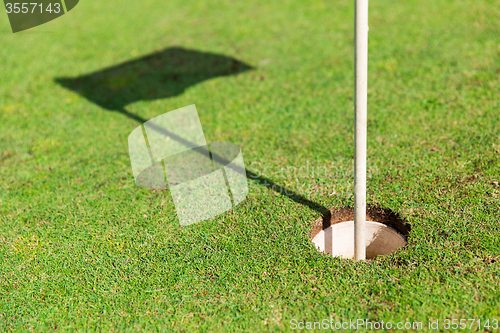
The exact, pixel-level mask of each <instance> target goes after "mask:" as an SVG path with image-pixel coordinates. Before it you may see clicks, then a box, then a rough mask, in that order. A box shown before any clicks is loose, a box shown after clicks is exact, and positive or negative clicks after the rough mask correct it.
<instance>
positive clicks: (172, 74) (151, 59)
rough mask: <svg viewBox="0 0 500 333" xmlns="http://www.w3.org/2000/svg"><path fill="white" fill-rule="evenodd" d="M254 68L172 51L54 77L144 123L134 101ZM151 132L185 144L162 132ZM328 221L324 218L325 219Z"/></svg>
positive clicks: (228, 59) (301, 199) (220, 58)
mask: <svg viewBox="0 0 500 333" xmlns="http://www.w3.org/2000/svg"><path fill="white" fill-rule="evenodd" d="M252 69H254V68H253V67H252V66H250V65H248V64H245V63H244V62H241V61H238V60H236V59H234V58H231V57H227V56H224V55H219V54H214V53H208V52H200V51H196V50H188V49H184V48H180V47H171V48H167V49H165V50H162V51H158V52H154V53H152V54H150V55H146V56H144V57H141V58H138V59H134V60H131V61H127V62H124V63H122V64H119V65H116V66H112V67H109V68H105V69H102V70H99V71H96V72H93V73H90V74H85V75H82V76H78V77H62V78H55V81H56V82H57V83H58V84H60V85H61V86H63V87H65V88H66V89H69V90H71V91H73V92H76V93H77V94H79V95H81V96H82V97H85V98H86V99H88V100H89V101H91V102H93V103H95V104H97V105H99V106H100V107H102V108H104V109H106V110H109V111H114V112H119V113H121V114H123V115H125V116H127V117H128V118H130V119H133V120H135V121H137V122H138V123H140V124H144V123H145V122H146V121H148V119H144V118H142V117H140V116H138V115H136V114H134V113H131V112H129V111H128V110H127V109H126V106H127V105H129V104H132V103H135V102H137V101H146V100H156V99H162V98H169V97H173V96H177V95H180V94H182V93H183V92H184V91H185V90H186V89H187V88H189V87H190V86H193V85H196V84H198V83H201V82H203V81H205V80H208V79H211V78H215V77H220V76H229V75H235V74H239V73H242V72H245V71H248V70H252ZM154 130H155V131H158V132H160V133H161V134H163V135H165V136H168V137H170V138H172V139H174V140H176V141H179V142H181V143H185V144H188V145H189V142H184V141H185V140H184V139H182V138H179V137H177V136H176V135H174V134H173V133H171V132H169V131H167V130H166V129H163V128H160V127H157V128H154ZM212 157H213V159H214V160H218V162H220V163H225V162H227V163H225V164H228V163H229V162H230V161H224V159H223V158H222V157H220V156H217V155H215V156H212ZM244 172H245V173H246V176H247V178H250V179H251V180H253V181H255V182H257V183H258V184H260V185H262V186H265V187H266V188H268V189H271V190H272V191H274V192H276V193H279V194H281V195H283V196H286V197H288V198H290V199H291V200H293V201H295V202H296V203H299V204H301V205H305V206H307V207H309V208H310V209H313V210H315V211H317V212H319V213H321V215H322V216H327V215H328V214H329V210H328V209H327V208H326V207H324V206H322V205H320V204H318V203H315V202H312V201H310V200H309V199H307V198H305V197H304V196H302V195H300V194H298V193H295V192H293V191H290V190H289V189H287V188H285V187H283V186H281V185H278V184H276V183H275V182H273V181H272V180H270V179H268V178H265V177H262V176H260V175H257V174H256V173H254V172H252V171H250V170H248V169H245V170H244ZM325 218H327V217H325Z"/></svg>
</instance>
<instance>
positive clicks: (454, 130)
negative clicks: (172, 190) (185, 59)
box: [0, 0, 500, 332]
mask: <svg viewBox="0 0 500 333" xmlns="http://www.w3.org/2000/svg"><path fill="white" fill-rule="evenodd" d="M353 13H354V1H347V0H345V1H336V2H328V1H317V0H314V1H312V0H304V1H278V2H275V1H263V0H255V1H245V2H234V1H229V0H223V1H180V0H173V1H160V0H145V1H117V0H112V1H81V2H80V4H79V5H78V6H77V7H75V8H74V9H73V10H72V11H71V12H70V13H68V14H67V15H64V16H63V17H61V18H59V19H57V20H54V21H52V22H50V23H47V24H45V25H42V26H39V27H37V28H34V29H31V30H27V31H25V32H21V33H17V34H12V33H11V31H10V27H9V25H8V20H7V16H6V15H5V14H2V15H0V43H1V47H0V60H1V61H0V182H1V183H0V184H1V191H0V209H1V210H0V219H1V224H0V257H1V258H2V260H1V261H0V331H16V332H18V331H28V330H35V331H44V332H47V331H51V330H56V331H74V330H81V331H83V330H89V331H94V330H96V331H98V330H101V331H112V330H114V331H141V330H142V331H155V330H157V331H179V332H194V331H205V332H224V331H227V332H229V331H249V332H259V331H269V332H270V331H273V332H275V331H288V330H290V327H291V324H290V321H291V320H293V319H296V320H297V321H304V322H305V321H309V322H312V321H320V320H322V319H330V318H332V319H333V320H334V322H335V321H340V320H343V321H349V319H351V320H356V319H370V320H372V321H381V320H384V322H387V321H391V322H392V323H394V324H395V323H397V322H405V321H410V322H413V321H416V322H422V323H423V327H424V328H426V327H427V325H428V320H433V321H435V320H439V323H440V328H441V329H442V328H443V326H442V325H443V321H444V319H446V318H450V319H451V318H456V319H480V320H481V325H483V324H484V323H485V321H486V320H489V325H490V328H489V330H490V331H495V329H494V324H493V319H497V320H500V282H499V276H500V222H499V221H500V186H499V185H498V182H499V181H500V127H499V120H500V103H499V101H500V61H499V59H500V21H499V19H498V18H499V17H500V2H499V1H496V0H495V1H493V0H490V1H488V0H455V1H451V0H450V1H433V0H420V1H415V0H411V1H403V2H402V1H399V2H398V1H389V0H379V1H371V3H370V36H369V41H370V47H369V50H370V55H369V93H368V98H369V103H368V110H369V111H368V112H369V116H368V118H369V124H368V139H369V142H368V163H369V165H368V169H369V177H368V202H369V203H370V204H372V205H375V206H380V207H383V208H387V209H392V210H393V211H395V212H397V213H399V214H400V215H401V216H402V217H404V218H405V219H406V220H407V221H408V222H409V223H410V224H411V227H412V231H411V234H410V237H409V244H408V246H407V247H405V248H403V249H401V250H400V251H398V252H397V253H394V254H392V255H390V256H387V257H383V258H378V259H377V260H374V261H369V262H354V261H352V260H341V259H338V258H335V259H334V258H331V257H327V256H326V255H323V254H321V253H319V252H318V251H316V250H315V248H314V247H313V245H312V244H311V243H310V242H309V239H308V232H309V230H310V227H311V224H312V222H313V221H314V220H315V219H317V218H319V217H320V216H321V214H322V212H324V211H325V208H332V207H338V208H340V207H346V206H352V203H353V195H352V192H353V174H352V166H353V118H354V116H353V86H354V79H353V66H354V61H353V52H354V50H353V38H354V30H353V24H354V22H353V15H354V14H353ZM172 47H182V48H184V49H188V50H193V51H197V52H210V53H213V54H216V55H220V56H224V57H231V58H234V59H236V60H237V61H239V62H241V63H244V64H246V65H248V66H251V67H253V69H251V70H247V71H243V72H241V73H237V74H234V75H223V76H213V77H212V76H210V77H209V78H206V76H205V74H206V73H203V71H207V70H209V69H210V68H207V67H208V66H203V65H204V64H203V63H202V64H198V65H200V68H201V69H200V73H199V76H197V75H198V74H197V73H194V74H193V73H191V74H192V75H194V76H193V77H191V76H190V78H191V79H193V81H189V82H191V83H190V84H188V85H186V86H185V87H183V89H181V91H178V92H177V93H175V94H171V95H170V96H169V97H165V98H159V99H149V100H148V99H143V100H136V101H133V102H132V103H129V104H128V105H126V106H125V111H126V112H128V114H126V113H125V112H119V111H118V110H113V109H112V108H111V109H107V108H106V107H105V106H103V105H99V104H98V103H94V102H92V101H91V99H89V98H86V97H83V96H82V95H81V94H78V93H76V92H75V91H73V90H71V89H67V88H65V87H64V86H63V85H61V84H59V83H58V81H57V79H58V78H64V77H66V78H78V77H80V76H83V75H87V74H91V73H94V72H96V71H99V70H103V69H106V68H110V67H113V66H116V65H119V64H121V63H124V62H129V61H133V60H135V59H139V58H141V57H143V56H147V55H150V54H152V53H154V52H156V51H161V50H165V49H168V48H172ZM132 77H133V76H132ZM164 79H165V86H166V87H167V86H168V87H170V88H172V87H174V88H175V87H176V84H177V83H176V80H177V79H178V78H177V77H170V78H169V77H165V78H164ZM183 79H185V77H184V78H183V77H181V80H183ZM129 81H130V80H129ZM129 81H127V77H126V76H125V77H124V78H123V80H121V81H120V80H119V81H118V82H114V81H113V82H107V83H106V82H104V83H102V84H104V85H106V84H107V85H109V86H108V87H106V88H107V89H108V88H109V89H114V88H115V87H116V89H121V88H123V87H124V86H125V87H126V86H127V85H133V82H129ZM146 81H147V80H146ZM189 82H188V83H189ZM141 84H147V83H144V82H142V83H141ZM158 84H160V83H158V82H156V83H155V86H154V87H153V86H152V87H151V89H161V84H160V86H158ZM141 88H142V89H144V90H145V91H146V92H147V91H148V89H147V87H144V86H141ZM153 95H154V94H153ZM123 97H124V98H125V97H126V96H123ZM190 104H196V106H197V108H198V113H199V115H200V119H201V123H202V125H203V128H204V131H205V135H206V138H207V141H209V142H210V141H229V142H233V143H235V144H238V145H240V147H241V148H242V151H243V156H244V159H245V162H246V165H247V169H248V170H249V171H251V172H253V173H254V175H260V174H262V177H260V178H258V179H257V180H251V179H249V186H250V193H249V196H248V198H247V199H246V200H245V201H244V202H243V203H241V204H240V205H239V206H238V207H237V208H236V209H234V210H232V211H230V212H228V213H226V214H223V215H221V216H218V217H217V218H214V219H212V220H210V221H205V222H201V223H198V224H194V225H191V226H188V227H180V226H179V222H178V220H177V217H176V213H175V210H174V205H173V202H172V200H171V197H170V194H169V192H168V191H150V190H147V189H141V188H138V187H137V186H136V185H135V183H134V181H133V175H132V171H131V166H130V161H129V157H128V147H127V137H128V135H129V133H130V132H131V131H132V130H133V129H134V128H136V127H137V126H138V125H139V124H140V122H139V120H140V119H145V120H147V119H150V118H153V117H155V116H157V115H160V114H162V113H165V112H168V111H170V110H174V109H177V108H180V107H183V106H186V105H190ZM122 111H123V110H122ZM134 117H135V119H134ZM300 167H302V169H301V172H294V170H297V171H298V170H299V168H300ZM281 168H283V169H284V170H282V169H281ZM294 168H295V169H294ZM325 169H326V170H327V173H326V174H325V172H324V170H325ZM318 171H319V172H318ZM264 178H265V179H267V180H269V181H272V184H275V185H276V186H275V190H276V191H278V192H279V189H280V188H281V187H278V186H283V187H285V188H286V189H287V191H289V192H293V193H294V194H291V195H288V196H287V195H280V194H279V193H277V192H276V191H273V190H272V189H270V187H272V186H271V185H266V184H265V182H267V180H265V179H264ZM469 323H470V322H468V324H467V325H469ZM475 325H476V326H474V327H475V330H478V328H477V324H475ZM474 327H473V329H474ZM481 330H483V328H481ZM486 330H488V328H486Z"/></svg>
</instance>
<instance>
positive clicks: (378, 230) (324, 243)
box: [312, 221, 406, 259]
mask: <svg viewBox="0 0 500 333" xmlns="http://www.w3.org/2000/svg"><path fill="white" fill-rule="evenodd" d="M365 232H366V259H373V258H375V257H377V256H380V255H387V254H390V253H391V252H393V251H395V250H397V249H399V248H400V247H403V246H405V245H406V240H405V238H404V237H403V236H402V235H401V234H400V233H398V232H397V231H395V230H394V229H392V228H391V227H389V226H387V225H385V224H382V223H379V222H372V221H366V227H365ZM312 242H313V244H314V245H315V246H316V248H317V249H318V250H319V251H321V252H324V253H327V254H330V255H332V256H334V257H342V258H350V259H354V221H348V222H341V223H336V224H333V225H331V226H329V227H328V228H326V229H323V230H321V231H320V232H319V233H318V234H317V235H316V236H315V237H314V238H313V239H312Z"/></svg>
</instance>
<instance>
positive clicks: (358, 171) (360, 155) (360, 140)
mask: <svg viewBox="0 0 500 333" xmlns="http://www.w3.org/2000/svg"><path fill="white" fill-rule="evenodd" d="M355 7H356V15H355V16H356V18H355V22H356V24H355V25H356V28H355V29H356V37H355V38H356V45H355V55H356V59H355V67H356V69H355V85H356V91H355V95H354V96H355V97H354V99H355V105H354V109H355V128H354V141H355V148H354V155H355V157H354V164H355V166H354V174H355V177H354V259H356V260H365V259H366V243H365V224H366V120H367V116H366V110H367V85H368V0H356V5H355Z"/></svg>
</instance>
